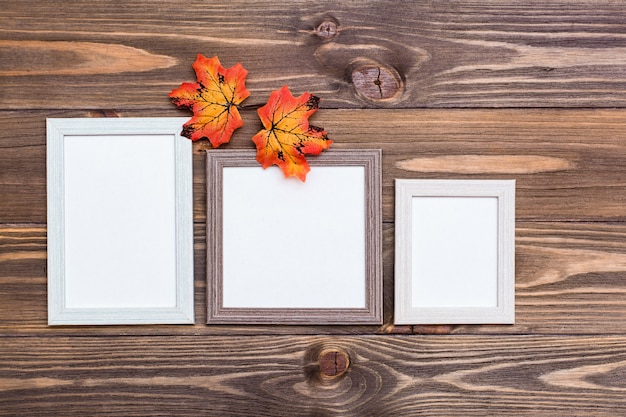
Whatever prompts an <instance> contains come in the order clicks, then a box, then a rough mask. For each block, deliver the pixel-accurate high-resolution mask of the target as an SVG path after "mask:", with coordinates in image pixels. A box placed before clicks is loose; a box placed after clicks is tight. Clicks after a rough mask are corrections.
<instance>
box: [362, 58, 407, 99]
mask: <svg viewBox="0 0 626 417" xmlns="http://www.w3.org/2000/svg"><path fill="white" fill-rule="evenodd" d="M352 83H353V84H354V87H355V88H356V90H357V91H358V92H359V94H361V95H362V96H364V97H366V98H368V99H370V100H374V101H378V100H387V99H391V98H393V97H395V96H396V95H397V94H398V93H399V92H400V89H401V87H402V82H401V80H400V75H399V74H398V72H397V71H396V70H395V69H394V68H392V67H387V66H383V65H372V64H369V65H366V66H361V67H357V68H355V69H354V70H353V71H352Z"/></svg>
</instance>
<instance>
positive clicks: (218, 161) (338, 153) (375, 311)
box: [207, 150, 382, 325]
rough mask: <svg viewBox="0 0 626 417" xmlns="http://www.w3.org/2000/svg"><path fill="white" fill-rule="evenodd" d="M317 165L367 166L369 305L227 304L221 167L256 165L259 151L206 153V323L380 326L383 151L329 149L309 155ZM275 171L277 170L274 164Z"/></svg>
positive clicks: (366, 227) (366, 230)
mask: <svg viewBox="0 0 626 417" xmlns="http://www.w3.org/2000/svg"><path fill="white" fill-rule="evenodd" d="M309 163H310V165H311V166H312V169H313V170H315V167H316V166H363V167H364V168H365V179H364V184H365V193H364V195H365V199H366V201H365V202H364V204H365V223H366V224H365V226H364V227H365V248H366V254H365V262H366V266H365V271H366V272H365V275H366V276H365V277H364V278H365V282H364V284H365V286H366V289H365V297H366V300H365V308H239V307H237V308H233V307H230V308H226V307H224V306H223V293H222V289H223V276H222V241H223V236H222V199H221V196H222V185H223V177H222V171H223V169H224V168H225V167H251V166H258V163H257V162H256V160H255V152H254V151H247V150H242V151H239V150H224V151H222V150H219V151H209V152H207V211H208V213H207V304H208V305H207V311H208V313H207V323H230V324H234V323H247V324H319V325H321V324H381V323H382V217H381V151H380V150H330V151H326V152H324V153H323V154H321V155H319V156H315V157H313V158H310V160H309ZM272 169H276V168H275V167H274V168H272Z"/></svg>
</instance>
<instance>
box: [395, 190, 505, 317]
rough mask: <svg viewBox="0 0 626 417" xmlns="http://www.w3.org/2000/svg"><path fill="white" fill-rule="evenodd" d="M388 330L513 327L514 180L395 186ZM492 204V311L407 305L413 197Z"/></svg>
mask: <svg viewBox="0 0 626 417" xmlns="http://www.w3.org/2000/svg"><path fill="white" fill-rule="evenodd" d="M395 187H396V191H395V204H396V208H395V307H394V324H513V323H514V322H515V180H405V179H396V180H395ZM440 196H448V197H496V198H497V199H498V209H497V210H498V232H497V233H498V254H497V255H498V272H497V280H498V282H497V307H494V308H490V307H445V308H444V307H439V308H433V307H428V308H427V307H419V306H414V305H412V299H411V294H412V292H411V280H412V278H411V277H412V259H411V257H412V255H411V254H412V220H411V217H412V211H411V208H412V199H413V197H440Z"/></svg>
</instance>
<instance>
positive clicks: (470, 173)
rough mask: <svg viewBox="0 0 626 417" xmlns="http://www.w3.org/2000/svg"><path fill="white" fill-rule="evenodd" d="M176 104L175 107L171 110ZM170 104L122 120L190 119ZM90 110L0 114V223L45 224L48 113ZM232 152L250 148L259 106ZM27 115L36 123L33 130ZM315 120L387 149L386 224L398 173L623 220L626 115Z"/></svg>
mask: <svg viewBox="0 0 626 417" xmlns="http://www.w3.org/2000/svg"><path fill="white" fill-rule="evenodd" d="M172 107H173V106H172ZM168 109H169V110H167V109H166V110H163V111H160V112H158V113H155V112H145V111H144V112H119V115H120V116H122V117H130V116H146V115H155V114H158V115H159V116H168V115H169V116H171V115H185V114H187V113H186V112H179V111H177V110H175V109H172V108H170V107H168ZM92 114H93V112H43V111H41V112H40V111H28V112H0V126H1V129H0V147H1V148H0V149H2V152H1V153H0V166H1V167H2V170H0V195H2V196H3V197H4V198H2V199H0V222H13V223H19V222H25V223H43V222H45V216H46V212H45V207H46V194H45V181H46V179H45V178H46V177H45V173H46V171H45V164H44V161H45V117H62V116H63V117H86V116H89V115H92ZM243 118H244V123H245V125H244V127H243V128H242V129H239V130H238V131H236V132H235V134H234V136H233V139H232V142H231V143H230V144H228V145H227V148H230V149H254V144H253V143H252V141H251V140H250V138H251V137H252V136H253V135H254V134H255V133H256V132H257V131H258V130H259V129H260V128H261V125H260V121H259V120H258V117H256V112H252V111H245V112H243ZM25 119H28V120H33V121H35V122H34V123H33V124H32V126H31V127H30V128H29V129H28V130H24V129H23V128H22V125H23V122H24V120H25ZM314 123H316V124H318V125H320V126H323V127H324V128H325V129H326V130H328V131H329V137H331V138H332V139H333V140H334V144H333V147H334V148H342V149H351V148H362V149H363V148H368V149H371V148H380V149H382V151H383V220H384V221H386V222H391V221H393V211H394V205H393V204H394V203H393V196H394V189H393V179H394V178H424V179H446V178H451V179H462V178H468V179H515V180H516V181H517V193H516V197H517V201H516V212H517V213H516V215H517V219H518V220H532V221H555V220H558V221H598V220H602V221H625V220H626V208H625V207H626V175H625V167H626V111H623V110H440V111H430V110H391V109H367V110H364V109H362V110H334V111H329V110H326V111H323V110H322V111H319V112H318V113H317V114H316V115H315V116H314ZM206 144H207V142H196V143H195V146H194V149H195V153H196V155H195V157H194V201H195V204H194V218H195V219H196V221H204V220H205V217H206V201H205V199H206V190H205V186H204V184H205V179H204V174H203V173H204V154H205V152H204V149H206V146H207V145H206Z"/></svg>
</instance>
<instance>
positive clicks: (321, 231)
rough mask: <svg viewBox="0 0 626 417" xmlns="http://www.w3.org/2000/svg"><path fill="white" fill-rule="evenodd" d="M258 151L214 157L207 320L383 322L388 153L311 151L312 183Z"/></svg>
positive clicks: (221, 153) (209, 183)
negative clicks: (262, 158)
mask: <svg viewBox="0 0 626 417" xmlns="http://www.w3.org/2000/svg"><path fill="white" fill-rule="evenodd" d="M255 154H256V153H255V152H254V151H247V150H241V151H238V150H230V151H229V150H224V151H222V150H219V151H209V152H208V153H207V206H208V207H207V211H208V213H207V219H208V220H207V223H208V224H207V302H208V306H207V307H208V314H207V322H208V323H250V324H380V323H381V322H382V250H381V231H382V226H381V225H382V220H381V197H380V195H381V180H380V178H381V165H380V164H381V162H380V159H381V158H380V155H381V153H380V150H330V151H326V152H324V153H322V154H321V155H318V156H314V157H310V158H308V159H309V163H310V165H311V171H310V172H309V173H308V175H307V178H306V182H301V181H300V180H298V179H296V178H285V177H284V175H283V173H282V172H281V171H280V170H279V169H278V168H277V167H275V166H272V167H270V168H268V169H263V168H262V167H261V166H260V165H259V163H258V162H256V160H255Z"/></svg>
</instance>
